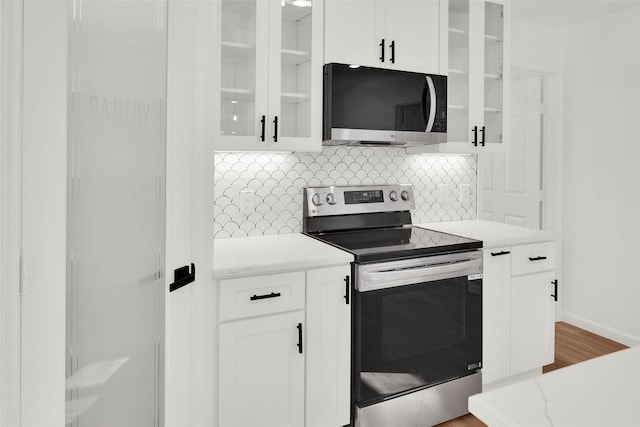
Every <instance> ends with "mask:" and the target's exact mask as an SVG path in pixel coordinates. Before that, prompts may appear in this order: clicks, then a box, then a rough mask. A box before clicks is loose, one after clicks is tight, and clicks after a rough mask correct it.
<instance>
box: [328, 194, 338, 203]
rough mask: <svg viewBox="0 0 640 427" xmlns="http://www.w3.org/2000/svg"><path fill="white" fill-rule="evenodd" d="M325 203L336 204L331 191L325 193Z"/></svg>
mask: <svg viewBox="0 0 640 427" xmlns="http://www.w3.org/2000/svg"><path fill="white" fill-rule="evenodd" d="M327 203H329V204H330V205H335V204H336V196H334V195H333V193H329V194H327Z"/></svg>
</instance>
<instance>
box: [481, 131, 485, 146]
mask: <svg viewBox="0 0 640 427" xmlns="http://www.w3.org/2000/svg"><path fill="white" fill-rule="evenodd" d="M484 129H485V128H484V126H482V129H480V136H481V137H482V139H481V140H480V145H482V146H483V147H484Z"/></svg>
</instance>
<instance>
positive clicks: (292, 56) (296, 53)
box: [282, 49, 311, 65]
mask: <svg viewBox="0 0 640 427" xmlns="http://www.w3.org/2000/svg"><path fill="white" fill-rule="evenodd" d="M309 59H311V54H310V53H309V52H307V51H304V50H294V49H282V63H283V64H287V65H291V64H294V65H298V64H302V63H303V62H307V61H308V60H309Z"/></svg>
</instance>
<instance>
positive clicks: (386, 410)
mask: <svg viewBox="0 0 640 427" xmlns="http://www.w3.org/2000/svg"><path fill="white" fill-rule="evenodd" d="M414 208H415V203H414V194H413V187H412V186H411V185H375V186H333V187H309V188H305V190H304V208H303V210H304V219H303V227H304V232H305V233H306V234H307V235H309V236H312V237H314V238H316V239H319V240H321V241H323V242H325V243H328V244H331V245H333V246H336V247H338V248H340V249H343V250H345V251H348V252H350V253H351V254H353V255H354V258H355V262H354V263H353V265H352V269H353V274H352V277H353V281H352V284H351V286H352V292H353V296H354V298H353V304H352V313H353V316H352V370H351V372H352V393H351V394H352V421H351V425H353V426H358V427H389V426H400V427H406V426H428V425H434V424H438V423H440V422H443V421H446V420H449V419H452V418H456V417H458V416H461V415H463V414H465V413H467V412H468V410H467V398H468V397H469V396H470V395H472V394H476V393H479V392H481V388H482V381H481V375H482V374H481V367H482V255H481V251H480V248H481V247H482V242H481V241H478V240H473V239H468V238H465V237H460V236H454V235H451V234H446V233H441V232H437V231H433V230H427V229H424V228H419V227H413V226H412V225H411V212H410V211H411V209H414Z"/></svg>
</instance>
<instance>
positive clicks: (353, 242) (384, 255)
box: [309, 226, 482, 262]
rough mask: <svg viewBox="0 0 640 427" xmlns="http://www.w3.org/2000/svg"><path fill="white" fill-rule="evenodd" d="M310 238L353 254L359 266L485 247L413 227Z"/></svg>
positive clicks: (471, 240)
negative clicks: (364, 263) (366, 263)
mask: <svg viewBox="0 0 640 427" xmlns="http://www.w3.org/2000/svg"><path fill="white" fill-rule="evenodd" d="M309 235H310V236H311V237H315V238H316V239H319V240H321V241H323V242H326V243H329V244H330V245H333V246H336V247H337V248H340V249H342V250H345V251H347V252H350V253H351V254H353V255H354V256H355V258H356V262H371V261H383V260H392V259H399V258H409V257H417V256H422V255H434V254H438V253H446V252H458V251H463V250H470V249H478V248H481V247H482V241H480V240H474V239H469V238H466V237H461V236H456V235H453V234H448V233H442V232H440V231H434V230H429V229H426V228H420V227H412V226H404V227H392V228H373V229H365V230H355V231H339V232H331V233H319V234H309Z"/></svg>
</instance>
